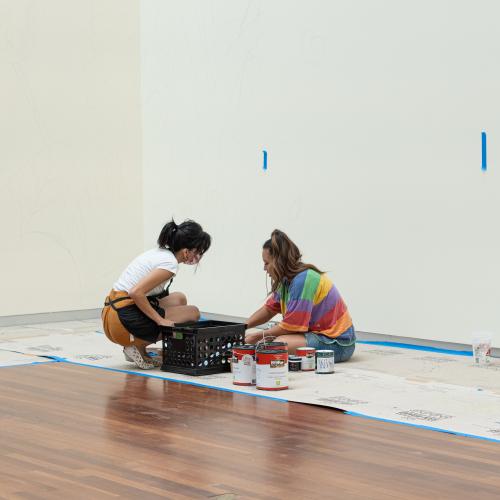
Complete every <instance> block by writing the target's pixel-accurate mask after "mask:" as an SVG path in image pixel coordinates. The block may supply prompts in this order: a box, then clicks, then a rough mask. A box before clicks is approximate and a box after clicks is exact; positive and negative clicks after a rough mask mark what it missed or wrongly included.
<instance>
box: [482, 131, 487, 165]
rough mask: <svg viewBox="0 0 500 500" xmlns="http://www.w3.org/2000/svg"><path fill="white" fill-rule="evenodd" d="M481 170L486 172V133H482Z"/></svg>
mask: <svg viewBox="0 0 500 500" xmlns="http://www.w3.org/2000/svg"><path fill="white" fill-rule="evenodd" d="M481 168H482V170H483V172H484V171H486V168H487V166H486V132H481Z"/></svg>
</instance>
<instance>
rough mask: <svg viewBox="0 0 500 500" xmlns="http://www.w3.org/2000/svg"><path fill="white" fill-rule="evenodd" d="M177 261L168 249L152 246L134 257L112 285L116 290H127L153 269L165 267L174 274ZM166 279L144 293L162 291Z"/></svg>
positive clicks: (154, 293) (149, 293)
mask: <svg viewBox="0 0 500 500" xmlns="http://www.w3.org/2000/svg"><path fill="white" fill-rule="evenodd" d="M178 267H179V263H178V262H177V259H176V258H175V255H174V254H173V253H172V252H171V251H170V250H165V249H164V248H153V249H152V250H148V251H147V252H144V253H142V254H141V255H139V256H138V257H136V258H135V259H134V260H133V261H132V262H131V263H130V264H129V265H128V266H127V268H126V269H125V271H123V273H122V274H121V275H120V277H119V278H118V281H117V282H116V283H115V284H114V285H113V289H114V290H116V291H117V292H129V291H130V290H132V288H133V287H134V286H135V285H137V283H139V281H141V279H142V278H144V277H145V276H147V275H148V274H149V273H150V272H151V271H153V270H154V269H166V270H167V271H170V272H171V273H173V274H174V275H175V274H177V269H178ZM168 281H170V280H167V281H164V282H163V283H161V284H159V285H158V286H157V287H155V288H153V290H151V291H149V292H148V293H147V294H146V295H157V294H158V293H161V292H163V289H164V288H165V285H166V284H167V282H168Z"/></svg>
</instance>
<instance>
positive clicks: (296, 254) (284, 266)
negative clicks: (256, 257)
mask: <svg viewBox="0 0 500 500" xmlns="http://www.w3.org/2000/svg"><path fill="white" fill-rule="evenodd" d="M262 248H265V249H267V250H269V254H270V255H271V258H272V261H271V262H270V263H269V265H268V268H267V272H268V273H269V275H270V276H271V283H272V289H271V290H272V291H273V292H276V291H277V290H278V288H279V287H280V285H281V284H282V283H283V280H284V279H285V278H287V279H289V280H292V279H293V278H295V276H297V274H299V273H301V272H302V271H305V270H306V269H312V270H314V271H316V272H318V273H320V274H323V271H320V270H319V269H318V268H317V267H316V266H313V265H312V264H305V263H304V262H302V260H301V259H302V254H301V253H300V250H299V249H298V247H297V245H296V244H295V243H294V242H293V241H292V240H291V239H290V238H289V237H288V236H287V235H286V234H285V233H284V232H283V231H280V230H279V229H275V230H274V231H273V232H272V233H271V238H270V239H268V240H267V241H266V242H265V243H264V245H263V246H262Z"/></svg>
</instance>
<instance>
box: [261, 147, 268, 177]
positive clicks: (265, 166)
mask: <svg viewBox="0 0 500 500" xmlns="http://www.w3.org/2000/svg"><path fill="white" fill-rule="evenodd" d="M262 152H263V153H264V163H263V164H262V169H263V170H264V172H265V171H266V170H267V151H266V150H264V151H262Z"/></svg>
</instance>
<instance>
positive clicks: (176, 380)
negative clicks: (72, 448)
mask: <svg viewBox="0 0 500 500" xmlns="http://www.w3.org/2000/svg"><path fill="white" fill-rule="evenodd" d="M59 360H60V361H62V362H64V363H68V364H70V365H77V366H86V367H88V368H98V369H99V370H107V371H110V372H117V373H129V374H131V375H138V376H139V377H149V378H156V379H158V380H166V381H167V382H178V383H179V384H186V385H194V386H196V387H205V388H207V389H215V390H217V391H223V392H234V393H236V394H246V395H248V396H254V397H256V398H265V399H272V400H273V401H281V402H282V403H288V399H280V398H273V397H272V396H266V395H265V394H255V393H253V392H244V391H238V390H234V389H228V388H227V387H216V386H214V385H207V384H202V383H198V382H190V381H188V380H178V379H175V378H167V377H160V376H159V375H153V374H152V373H140V372H133V371H131V370H122V369H120V368H108V367H106V366H98V365H87V364H85V363H77V362H76V361H69V360H67V359H63V358H59Z"/></svg>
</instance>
